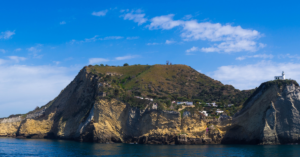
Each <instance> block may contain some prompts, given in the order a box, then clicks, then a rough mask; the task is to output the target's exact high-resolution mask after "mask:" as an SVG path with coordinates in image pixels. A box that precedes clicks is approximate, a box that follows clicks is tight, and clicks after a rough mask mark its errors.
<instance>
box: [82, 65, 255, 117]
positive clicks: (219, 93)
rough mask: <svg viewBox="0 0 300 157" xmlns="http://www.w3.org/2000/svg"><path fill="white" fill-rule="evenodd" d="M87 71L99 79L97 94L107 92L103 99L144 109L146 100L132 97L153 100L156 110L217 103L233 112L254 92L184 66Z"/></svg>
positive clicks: (95, 68)
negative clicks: (185, 102) (183, 102)
mask: <svg viewBox="0 0 300 157" xmlns="http://www.w3.org/2000/svg"><path fill="white" fill-rule="evenodd" d="M87 71H88V72H90V73H92V74H94V75H97V76H99V77H100V80H99V82H106V83H108V84H109V85H110V86H103V87H101V88H99V91H104V92H106V93H107V94H106V97H105V98H109V99H111V98H118V99H120V100H122V101H124V102H127V103H129V104H130V105H132V106H135V107H139V108H145V107H146V104H149V101H148V100H141V101H140V100H139V99H137V98H134V96H141V97H144V98H145V97H147V98H153V99H154V102H157V103H158V108H159V109H171V108H172V109H173V110H178V109H179V108H181V106H177V105H174V106H173V105H172V104H171V101H173V100H175V101H193V102H194V104H195V103H196V102H201V103H202V105H197V106H196V109H197V110H201V109H206V108H205V106H204V104H205V103H204V102H209V103H210V102H217V103H218V105H219V107H220V108H222V109H223V108H224V106H225V105H227V104H235V107H233V108H230V109H228V112H229V113H232V114H233V112H236V109H237V107H239V106H241V105H242V104H243V103H244V102H245V100H246V99H247V98H248V97H249V96H250V95H251V94H252V93H253V90H245V91H240V90H237V89H235V88H234V87H233V86H231V85H223V84H222V83H221V82H220V81H216V80H213V79H211V78H210V77H207V76H206V75H204V74H201V73H199V72H197V71H196V70H194V69H192V68H191V67H189V66H186V65H153V66H149V65H131V66H129V65H125V64H124V66H119V67H116V66H101V65H100V66H89V67H87Z"/></svg>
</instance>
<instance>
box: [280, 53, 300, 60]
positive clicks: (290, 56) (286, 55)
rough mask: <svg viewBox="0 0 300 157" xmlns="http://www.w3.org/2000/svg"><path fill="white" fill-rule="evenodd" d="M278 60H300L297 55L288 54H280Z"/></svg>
mask: <svg viewBox="0 0 300 157" xmlns="http://www.w3.org/2000/svg"><path fill="white" fill-rule="evenodd" d="M278 58H280V59H282V58H290V59H300V56H299V55H290V54H289V53H288V54H280V55H278Z"/></svg>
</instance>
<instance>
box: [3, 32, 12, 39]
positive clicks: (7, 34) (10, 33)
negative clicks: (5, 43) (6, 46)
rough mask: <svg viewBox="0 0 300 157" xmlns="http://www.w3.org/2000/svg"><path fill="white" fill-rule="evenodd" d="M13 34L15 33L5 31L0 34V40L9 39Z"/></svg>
mask: <svg viewBox="0 0 300 157" xmlns="http://www.w3.org/2000/svg"><path fill="white" fill-rule="evenodd" d="M14 34H15V31H13V32H12V31H5V32H1V33H0V39H2V38H3V39H9V38H10V37H11V36H13V35H14Z"/></svg>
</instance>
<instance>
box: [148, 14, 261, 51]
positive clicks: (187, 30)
mask: <svg viewBox="0 0 300 157" xmlns="http://www.w3.org/2000/svg"><path fill="white" fill-rule="evenodd" d="M173 17H174V14H169V15H163V16H157V17H154V18H152V19H151V20H150V21H151V23H150V25H149V29H150V30H153V29H163V30H169V29H172V28H174V27H179V26H180V27H181V28H182V33H181V37H182V38H183V40H185V41H192V40H207V41H210V42H214V45H213V46H211V47H203V48H201V51H203V52H225V53H230V52H240V51H250V52H254V51H257V50H258V49H259V48H263V47H265V46H266V45H265V44H263V43H257V42H256V41H255V40H257V39H258V38H260V37H261V36H262V35H261V34H260V33H259V32H258V31H256V30H251V29H243V28H242V27H241V26H231V25H229V24H226V25H222V24H220V23H210V22H200V23H199V22H197V21H196V20H189V21H184V20H173Z"/></svg>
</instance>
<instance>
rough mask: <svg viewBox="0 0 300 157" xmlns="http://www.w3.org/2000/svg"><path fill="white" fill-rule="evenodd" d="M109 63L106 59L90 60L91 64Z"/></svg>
mask: <svg viewBox="0 0 300 157" xmlns="http://www.w3.org/2000/svg"><path fill="white" fill-rule="evenodd" d="M108 61H109V59H105V58H90V59H89V64H99V63H103V62H108Z"/></svg>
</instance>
